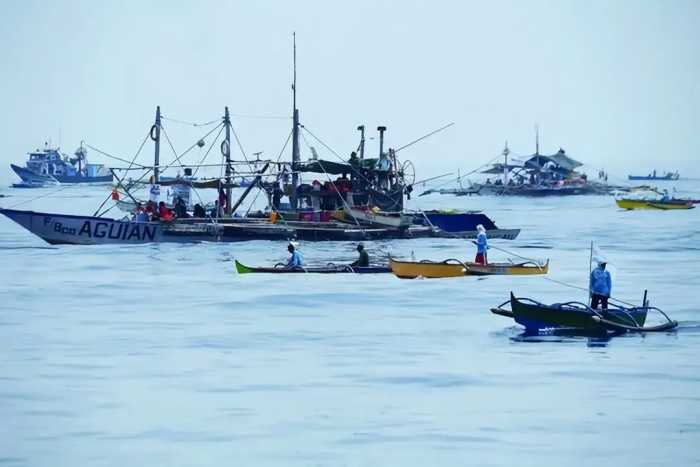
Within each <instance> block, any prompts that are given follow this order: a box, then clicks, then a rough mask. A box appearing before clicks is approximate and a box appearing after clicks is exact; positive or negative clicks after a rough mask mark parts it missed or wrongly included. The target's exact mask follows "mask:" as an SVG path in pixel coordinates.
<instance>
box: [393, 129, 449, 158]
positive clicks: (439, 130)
mask: <svg viewBox="0 0 700 467" xmlns="http://www.w3.org/2000/svg"><path fill="white" fill-rule="evenodd" d="M454 124H455V122H452V123H448V124H447V125H444V126H441V127H440V128H438V129H437V130H433V131H431V132H430V133H428V134H427V135H424V136H421V137H420V138H418V139H415V140H413V141H411V142H410V143H408V144H404V145H403V146H401V147H400V148H398V149H394V152H395V153H397V152H399V151H401V150H402V149H406V148H407V147H409V146H413V145H414V144H416V143H417V142H419V141H423V140H424V139H425V138H429V137H431V136H433V135H434V134H435V133H439V132H441V131H442V130H446V129H448V128H449V127H451V126H452V125H454Z"/></svg>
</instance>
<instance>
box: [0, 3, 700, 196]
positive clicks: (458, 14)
mask: <svg viewBox="0 0 700 467" xmlns="http://www.w3.org/2000/svg"><path fill="white" fill-rule="evenodd" d="M2 10H3V20H2V21H1V22H0V43H2V45H3V47H2V50H3V54H2V61H1V62H0V102H2V107H3V112H2V113H1V114H0V128H2V136H3V144H2V145H3V151H2V153H1V155H0V163H1V164H0V167H1V168H0V183H2V184H7V183H9V182H10V181H12V180H14V179H15V176H14V174H13V173H12V172H11V171H10V169H9V165H8V164H9V163H10V162H12V161H15V162H23V161H24V160H25V159H26V155H25V153H26V152H27V151H29V150H30V149H32V148H33V147H37V146H39V145H41V144H42V142H43V141H45V140H46V139H48V138H51V139H52V140H53V141H54V142H56V141H57V140H58V138H59V133H60V138H61V143H62V146H63V148H64V149H65V150H66V151H72V150H73V149H74V148H75V147H76V146H77V145H78V144H79V142H80V140H81V139H84V140H86V141H88V142H89V143H91V144H93V145H95V146H98V147H101V148H103V149H105V150H107V151H109V152H111V153H114V154H119V155H125V156H130V155H133V153H134V152H135V150H136V148H137V147H138V144H139V143H140V141H141V139H142V138H143V136H144V134H145V132H146V130H147V129H148V127H149V126H150V125H151V123H152V119H153V114H154V111H155V106H156V105H158V104H160V105H161V106H162V108H163V113H164V114H165V115H167V116H170V117H174V118H178V119H186V120H193V121H205V120H211V119H213V118H217V117H219V116H220V115H221V114H222V112H223V107H224V105H229V106H230V107H231V111H232V112H233V113H236V114H258V115H280V116H285V115H289V114H290V111H291V94H290V86H289V85H290V82H291V63H292V55H291V49H292V43H291V37H292V31H296V33H297V46H298V67H299V71H298V79H299V84H298V90H299V107H300V109H301V119H302V122H303V123H304V124H306V125H307V126H308V128H309V129H311V131H313V132H314V133H315V134H317V135H318V136H320V137H321V138H323V139H324V140H325V141H326V142H328V144H330V145H331V146H332V147H333V148H334V149H336V150H337V151H339V152H341V153H342V154H343V155H346V154H348V153H349V152H350V151H351V150H352V149H353V147H354V146H356V145H357V132H356V131H355V127H356V126H357V125H358V124H362V123H364V124H366V125H367V126H368V128H370V129H372V131H374V129H375V128H376V126H377V125H379V124H385V125H387V126H388V127H389V131H388V133H387V138H388V141H389V143H390V144H391V145H393V146H400V145H402V144H404V143H406V142H408V141H410V140H412V139H414V138H416V137H419V136H421V135H422V134H424V133H427V132H428V131H430V130H431V129H433V128H437V127H439V126H440V125H442V124H444V123H447V122H450V121H454V122H456V125H455V126H454V127H452V128H451V129H449V130H447V131H445V132H443V133H441V134H440V135H436V136H434V137H432V138H430V139H428V140H426V141H425V142H423V143H420V144H418V145H415V146H414V147H412V148H411V149H410V150H406V151H405V152H404V153H401V155H402V156H403V157H405V158H410V159H412V160H413V162H414V163H415V165H416V167H417V168H418V171H419V172H420V175H421V176H429V175H433V174H437V173H441V171H445V170H452V169H456V168H458V167H459V168H462V169H469V168H474V167H476V166H478V165H480V164H481V163H483V162H485V161H487V160H488V159H490V158H492V157H493V156H495V155H497V154H498V153H499V152H500V151H501V149H502V147H503V143H504V140H506V139H507V140H508V142H509V145H510V147H511V149H512V150H513V151H514V152H515V153H519V154H525V153H531V152H533V151H534V141H533V140H534V136H533V126H534V124H535V123H538V124H539V126H540V133H541V152H543V153H552V152H555V151H556V150H557V149H558V148H559V147H560V146H562V147H564V148H565V149H566V150H567V152H568V153H569V154H570V155H571V156H572V157H575V158H577V159H579V160H581V161H583V162H586V163H587V164H588V165H589V166H591V167H595V168H598V167H604V168H607V169H608V170H610V171H612V172H617V173H618V174H626V173H627V172H642V173H646V172H648V171H649V170H651V169H652V168H657V169H659V170H661V169H666V168H668V169H676V168H678V169H679V170H681V171H682V172H685V173H688V174H689V175H690V174H692V175H695V176H700V170H698V169H695V168H694V165H695V164H697V163H698V162H700V157H699V150H698V143H697V139H698V134H699V133H700V131H699V130H700V110H699V109H700V50H699V46H700V2H698V1H694V0H690V1H673V0H670V1H658V2H652V1H583V0H582V1H575V2H568V1H512V2H511V1H500V2H461V1H454V2H437V1H424V2H423V1H413V2H409V1H360V0H356V1H352V2H344V3H343V4H340V3H339V2H327V1H318V2H304V1H297V2H282V1H279V2H267V1H255V2H243V1H241V2H227V1H212V2H206V1H198V2H194V1H172V0H169V1H161V2H158V1H149V2H140V1H133V2H130V1H124V2H116V1H111V2H110V1H105V2H94V1H84V2H83V1H56V2H47V1H22V2H19V1H16V2H12V1H8V2H3V5H2ZM167 125H168V126H167V128H168V132H169V134H170V136H171V138H172V139H173V140H174V142H175V144H176V147H177V149H178V150H182V149H184V148H185V147H186V146H187V145H189V144H190V143H191V142H192V138H193V137H194V135H195V134H198V133H199V132H198V131H197V132H194V131H192V130H193V129H191V128H189V129H188V128H186V127H181V126H177V125H174V124H167ZM234 126H235V128H236V130H237V131H238V134H239V136H240V137H241V140H242V142H243V145H244V147H245V149H246V150H247V151H248V152H254V151H265V155H266V156H270V157H272V156H276V155H277V153H278V152H279V150H280V148H281V146H282V144H283V143H284V140H285V138H286V137H287V134H288V132H289V128H290V122H289V121H288V120H260V119H248V118H236V119H234ZM374 143H375V142H372V145H371V146H370V148H369V151H371V152H375V151H376V148H375V145H374ZM318 149H319V152H320V153H321V155H322V156H324V151H323V150H322V149H321V148H320V147H318ZM147 151H148V152H147V153H145V154H144V156H143V158H142V159H141V160H142V161H143V162H145V163H149V161H150V158H151V154H152V153H151V151H152V148H151V146H148V147H147ZM165 154H166V155H165V156H164V158H165V159H166V160H170V156H169V155H167V152H166V153H165ZM329 157H332V156H329ZM193 159H196V157H193ZM91 160H92V162H107V161H106V160H105V159H103V158H101V157H99V156H98V155H96V154H95V153H91ZM693 171H694V173H691V172H693Z"/></svg>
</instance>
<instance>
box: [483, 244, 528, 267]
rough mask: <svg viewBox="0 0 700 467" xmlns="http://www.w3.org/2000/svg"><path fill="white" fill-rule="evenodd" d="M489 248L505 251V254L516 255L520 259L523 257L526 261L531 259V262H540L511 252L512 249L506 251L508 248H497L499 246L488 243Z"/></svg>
mask: <svg viewBox="0 0 700 467" xmlns="http://www.w3.org/2000/svg"><path fill="white" fill-rule="evenodd" d="M489 248H493V249H494V250H499V251H502V252H503V253H505V254H507V255H511V256H516V257H518V258H520V259H524V260H527V261H532V262H533V263H535V264H539V262H540V261H539V260H537V259H534V258H527V257H525V256H520V255H519V254H517V253H513V252H512V251H508V250H506V249H505V248H499V247H497V246H494V245H489Z"/></svg>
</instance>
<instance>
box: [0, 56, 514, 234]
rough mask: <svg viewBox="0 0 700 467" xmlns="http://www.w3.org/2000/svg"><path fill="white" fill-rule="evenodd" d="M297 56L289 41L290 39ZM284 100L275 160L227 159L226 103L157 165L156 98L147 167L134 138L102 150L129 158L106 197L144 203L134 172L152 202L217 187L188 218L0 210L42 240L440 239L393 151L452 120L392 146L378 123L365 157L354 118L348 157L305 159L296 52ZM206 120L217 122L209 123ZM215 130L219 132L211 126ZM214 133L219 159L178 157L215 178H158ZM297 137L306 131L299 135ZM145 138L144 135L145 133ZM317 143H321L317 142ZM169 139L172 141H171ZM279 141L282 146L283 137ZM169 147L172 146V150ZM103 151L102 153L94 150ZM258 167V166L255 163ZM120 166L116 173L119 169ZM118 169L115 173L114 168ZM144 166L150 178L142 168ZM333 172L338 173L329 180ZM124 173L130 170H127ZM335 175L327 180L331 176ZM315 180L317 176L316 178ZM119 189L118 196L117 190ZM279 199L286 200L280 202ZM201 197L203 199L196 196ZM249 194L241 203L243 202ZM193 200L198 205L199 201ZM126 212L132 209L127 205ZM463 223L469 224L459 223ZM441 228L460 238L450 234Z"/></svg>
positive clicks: (409, 169)
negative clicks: (256, 194) (413, 203)
mask: <svg viewBox="0 0 700 467" xmlns="http://www.w3.org/2000/svg"><path fill="white" fill-rule="evenodd" d="M295 56H296V46H295ZM294 70H295V73H294V75H295V77H294V85H293V86H292V90H293V107H292V132H291V138H290V139H291V150H292V155H291V156H292V157H291V163H290V162H280V161H279V160H259V159H256V160H255V161H252V162H251V161H250V160H248V159H247V158H246V160H245V161H235V160H233V159H232V158H231V151H232V145H231V141H232V133H233V134H234V135H235V131H234V129H233V127H232V124H231V119H230V114H229V109H228V107H226V108H225V112H224V116H223V119H221V121H220V123H219V124H218V125H216V126H213V127H212V128H211V129H210V130H209V131H208V132H207V133H206V134H204V135H203V136H202V137H201V138H200V139H199V140H198V141H197V142H196V143H195V144H193V145H192V146H190V147H189V148H188V149H187V150H185V151H184V152H183V153H182V154H174V155H175V156H176V157H175V159H174V160H173V161H172V162H170V163H169V164H167V165H165V166H163V165H162V164H161V161H160V156H161V154H160V143H161V132H163V130H164V127H163V122H162V120H164V119H166V120H167V118H166V117H164V116H162V114H161V109H160V106H158V107H157V108H156V118H155V123H154V124H153V125H152V126H151V128H150V131H149V132H148V134H147V135H146V137H147V138H148V137H150V139H151V140H152V141H153V143H154V161H153V165H152V166H150V165H142V164H138V163H135V162H134V161H135V160H136V157H137V156H138V155H139V153H140V151H141V149H142V148H143V147H144V145H143V144H142V145H141V147H140V148H139V151H138V152H137V154H136V156H135V157H134V158H133V159H132V160H131V161H128V160H126V159H123V158H119V157H116V156H111V155H109V154H107V153H104V152H103V154H105V155H106V156H108V157H112V158H115V159H117V160H121V161H126V162H129V166H128V167H122V168H113V169H110V172H111V173H112V176H113V177H114V179H115V180H116V183H117V185H116V188H115V189H114V190H113V192H112V193H111V200H112V201H115V202H117V205H119V204H121V205H122V207H125V206H129V207H134V208H135V207H136V206H138V205H139V204H145V201H143V200H139V199H137V197H136V196H135V195H134V194H133V193H131V191H130V190H131V189H132V188H133V187H135V186H139V184H142V180H149V182H148V184H149V185H150V190H149V191H150V193H151V194H153V198H154V199H153V202H155V203H156V204H157V201H159V198H160V195H159V193H160V190H161V186H168V185H171V186H172V188H173V190H175V187H176V186H184V188H186V189H187V190H189V189H190V188H192V189H194V188H207V189H215V190H218V192H219V199H218V201H219V205H221V208H217V209H215V210H213V211H214V212H213V213H212V211H209V213H205V214H202V213H201V211H199V210H198V214H197V217H194V209H193V210H192V214H193V215H192V216H190V213H189V212H187V211H186V213H185V215H182V214H181V215H179V216H178V217H175V218H174V219H173V220H172V221H168V220H158V218H159V216H152V217H151V220H153V221H154V222H149V223H147V224H145V223H137V222H134V221H132V220H130V219H129V218H128V217H127V218H125V219H114V218H107V217H104V215H105V214H106V213H107V212H108V211H109V210H110V209H112V207H113V206H105V204H106V203H107V202H109V200H110V198H109V197H108V198H107V199H106V200H105V201H104V202H103V203H102V204H101V205H100V206H99V208H98V209H97V210H96V211H95V212H94V213H93V214H92V215H90V216H69V215H63V214H58V213H46V212H34V211H20V210H14V209H0V214H3V215H5V216H7V217H9V218H10V219H12V220H13V221H15V222H16V223H18V224H19V225H21V226H22V227H24V228H25V229H27V230H29V231H30V232H31V233H33V234H35V235H37V236H38V237H40V238H42V239H44V240H46V241H47V242H49V243H54V244H58V243H62V244H96V243H134V242H137V241H138V242H139V243H146V242H193V241H194V242H196V241H245V240H259V239H269V240H291V239H298V240H309V241H328V240H333V241H359V240H371V239H394V238H420V237H441V236H444V235H445V234H446V233H445V232H444V231H442V230H441V229H439V228H437V227H435V226H433V225H421V224H416V222H415V220H416V218H417V217H420V219H421V220H422V219H423V218H424V217H425V216H424V215H423V214H415V213H408V212H406V211H405V210H404V197H405V196H406V197H407V196H409V195H410V193H411V191H412V190H413V188H412V186H413V185H414V184H415V183H416V181H415V172H414V169H413V165H412V164H411V163H410V161H407V160H404V161H401V160H400V159H399V157H398V156H397V153H399V152H400V151H402V150H404V149H405V148H408V147H410V146H411V145H413V144H415V143H417V142H418V141H421V140H423V139H425V138H426V137H428V136H430V135H432V134H435V133H436V132H438V131H442V130H443V129H445V128H447V127H449V126H451V124H450V125H446V126H444V127H442V128H440V129H438V130H435V131H433V132H431V133H429V134H428V135H425V136H423V137H421V138H418V139H416V140H414V141H413V142H411V143H408V144H406V145H404V146H402V147H399V148H398V149H392V148H385V147H384V133H385V131H386V127H384V126H380V127H378V128H377V130H378V132H379V154H378V155H377V157H365V127H364V126H359V127H358V130H359V131H360V144H359V146H358V148H357V151H356V152H355V151H353V152H352V153H351V155H350V157H349V159H347V160H344V159H343V158H342V157H341V156H339V155H337V154H335V155H336V157H338V159H340V161H338V162H336V161H328V160H323V159H319V158H318V157H317V154H316V151H315V149H314V148H313V147H309V149H310V151H311V154H312V157H311V158H310V159H308V160H306V161H302V159H301V151H300V141H301V137H300V132H301V131H305V132H306V133H308V134H309V136H310V137H311V138H314V139H316V140H318V138H316V136H315V135H313V134H312V133H311V132H310V130H309V129H308V128H307V126H306V125H302V124H301V123H300V120H299V109H298V108H297V105H296V60H295V67H294ZM211 123H212V125H213V124H214V123H216V120H214V121H212V122H211ZM217 129H219V132H218V133H215V132H216V130H217ZM222 133H223V136H222V138H223V141H221V144H220V151H221V156H222V163H220V164H204V160H202V161H201V162H200V163H199V164H196V165H192V164H187V165H188V166H189V167H196V168H197V169H199V168H203V167H217V168H223V169H224V175H223V176H222V177H219V178H217V179H213V180H212V179H209V180H183V179H181V180H177V179H176V180H170V181H168V180H164V179H163V178H162V174H163V173H164V172H165V171H166V170H168V169H169V168H171V167H175V166H180V167H184V166H185V164H184V162H183V161H182V157H183V156H184V155H186V154H187V153H188V152H189V151H191V150H192V149H193V148H195V147H200V148H202V147H203V146H204V145H205V144H206V143H205V142H204V139H205V138H208V137H209V135H215V136H213V138H214V139H213V140H209V141H211V142H210V143H209V149H208V150H207V151H206V153H205V157H206V154H209V153H210V150H211V149H212V148H213V147H214V145H215V143H218V142H219V140H218V138H219V135H221V134H222ZM304 140H305V141H306V139H304ZM144 142H145V140H144ZM318 142H319V143H320V144H322V145H323V146H325V147H326V148H327V149H329V151H331V152H334V151H333V150H332V149H330V148H328V147H327V146H326V145H325V143H323V142H322V141H321V140H318ZM171 146H172V145H171ZM285 147H286V144H285ZM172 149H173V152H174V153H175V150H174V148H172ZM100 152H102V151H100ZM244 165H245V166H247V167H248V168H247V169H243V170H237V169H234V166H237V167H239V166H244ZM258 166H261V167H260V168H259V167H258ZM120 171H121V172H120ZM130 171H142V172H143V174H142V175H141V176H140V177H136V179H135V180H134V179H133V178H132V179H131V181H129V180H128V179H127V176H128V175H129V174H130V173H131V172H130ZM122 172H123V173H125V174H124V175H123V176H120V175H121V173H122ZM151 174H152V176H150V175H151ZM303 174H316V175H313V176H312V177H314V178H315V177H318V179H316V180H313V178H312V179H311V180H308V179H307V181H311V183H303V180H302V175H303ZM336 176H337V178H335V177H336ZM129 178H131V177H129ZM333 178H335V180H333ZM236 179H240V180H245V181H246V184H248V186H247V188H245V190H244V191H243V192H242V194H241V195H240V197H239V198H238V200H236V199H235V198H233V197H232V196H233V193H232V188H234V187H238V186H240V184H239V183H236V182H235V180H236ZM322 181H323V183H321V182H322ZM254 189H258V190H260V192H263V193H265V194H266V195H267V197H268V209H266V211H267V212H266V213H265V214H266V215H265V217H257V216H255V215H249V214H250V208H249V209H248V210H247V211H246V210H244V209H240V210H239V208H242V206H243V203H244V201H245V200H246V198H247V197H248V196H249V195H250V194H251V192H252V191H253V190H254ZM122 195H123V196H122ZM120 197H123V198H124V199H126V197H128V199H129V202H130V203H129V204H128V205H127V204H124V203H123V202H122V200H121V199H119V198H120ZM177 197H179V198H181V199H182V200H183V201H185V202H186V199H187V198H189V195H188V196H184V197H183V195H182V194H181V192H177ZM284 197H287V198H288V200H289V201H288V202H282V198H284ZM200 202H201V204H205V203H204V202H203V201H202V200H200ZM254 203H255V199H253V201H252V202H251V203H250V205H251V207H252V206H253V204H254ZM201 204H200V205H201ZM166 207H167V205H166ZM337 211H340V212H342V213H343V216H338V217H342V218H343V221H342V222H341V221H339V220H337V219H333V213H335V212H337ZM134 214H135V213H134ZM463 230H471V229H463ZM497 230H499V231H498V232H492V231H491V230H490V229H489V228H488V227H487V232H488V233H489V234H493V235H492V238H499V237H500V238H514V237H515V236H516V235H517V233H518V232H519V231H518V230H507V231H500V229H497ZM460 233H461V234H463V235H464V236H474V235H475V232H474V231H467V232H460ZM449 236H451V237H452V236H460V235H457V234H456V233H451V232H450V233H449Z"/></svg>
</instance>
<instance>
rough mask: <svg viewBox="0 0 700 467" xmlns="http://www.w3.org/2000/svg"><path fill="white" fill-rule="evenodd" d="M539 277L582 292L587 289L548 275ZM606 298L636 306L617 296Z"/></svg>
mask: <svg viewBox="0 0 700 467" xmlns="http://www.w3.org/2000/svg"><path fill="white" fill-rule="evenodd" d="M540 277H541V278H542V279H544V280H546V281H549V282H554V283H555V284H559V285H563V286H565V287H571V288H572V289H578V290H583V291H584V292H588V289H587V288H585V287H579V286H577V285H572V284H568V283H566V282H563V281H558V280H556V279H551V278H549V277H544V276H540ZM608 299H609V300H611V301H613V302H618V303H622V304H623V305H627V306H632V307H636V306H637V305H635V304H634V303H630V302H626V301H624V300H620V299H619V298H613V297H608Z"/></svg>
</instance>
